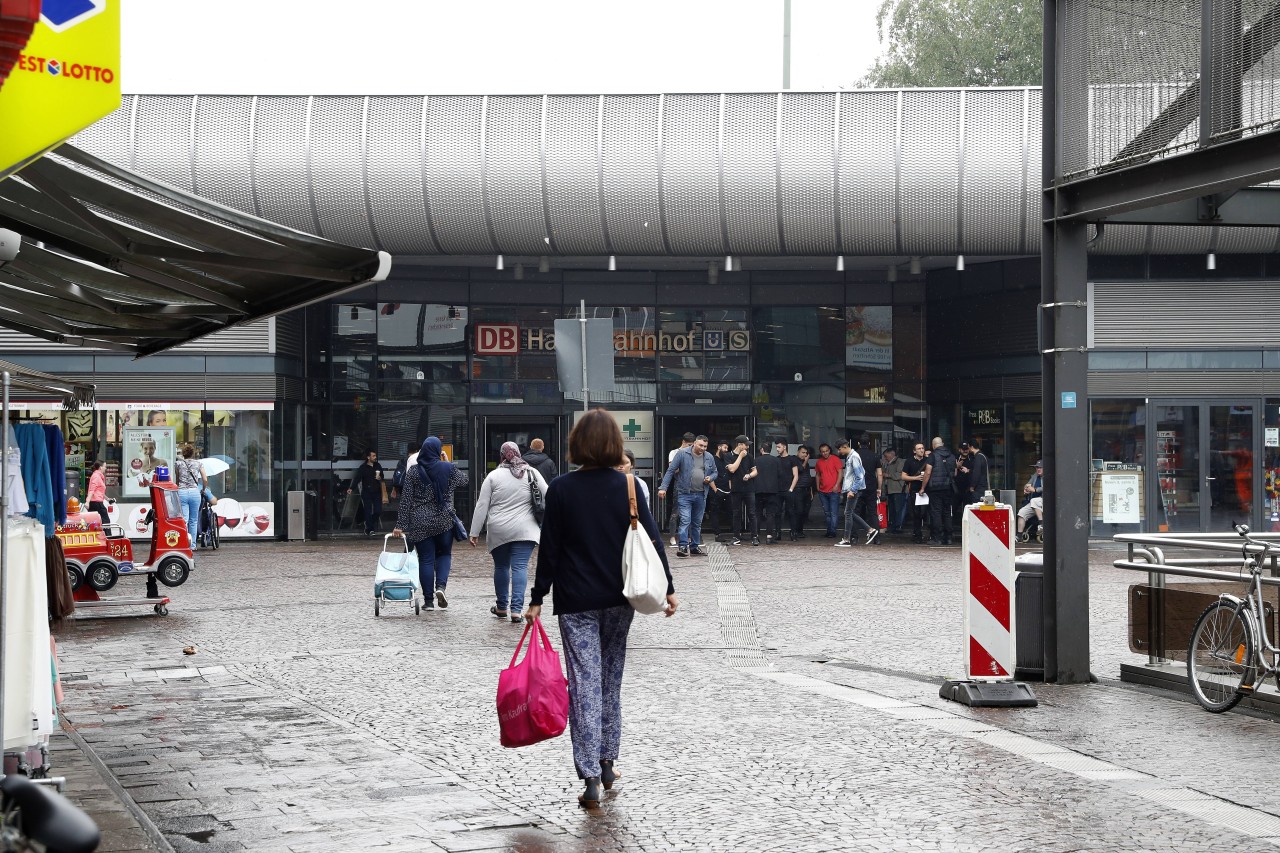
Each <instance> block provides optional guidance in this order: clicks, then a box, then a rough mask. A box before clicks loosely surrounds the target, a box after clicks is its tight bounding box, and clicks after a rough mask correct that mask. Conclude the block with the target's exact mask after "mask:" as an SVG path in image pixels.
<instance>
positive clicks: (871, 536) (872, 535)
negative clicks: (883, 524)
mask: <svg viewBox="0 0 1280 853" xmlns="http://www.w3.org/2000/svg"><path fill="white" fill-rule="evenodd" d="M879 536H880V531H879V530H874V529H873V530H868V531H867V544H868V545H870V544H871V543H872V542H875V541H876V539H877V537H879Z"/></svg>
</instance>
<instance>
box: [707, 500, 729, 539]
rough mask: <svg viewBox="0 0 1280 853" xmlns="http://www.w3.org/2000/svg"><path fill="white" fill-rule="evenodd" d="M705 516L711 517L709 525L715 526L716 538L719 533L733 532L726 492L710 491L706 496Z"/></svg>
mask: <svg viewBox="0 0 1280 853" xmlns="http://www.w3.org/2000/svg"><path fill="white" fill-rule="evenodd" d="M707 515H709V516H711V523H712V524H714V525H715V531H716V533H715V535H716V536H719V535H720V534H721V532H727V533H732V532H733V513H732V512H731V507H730V505H729V493H728V492H723V491H712V492H710V493H709V494H708V495H707Z"/></svg>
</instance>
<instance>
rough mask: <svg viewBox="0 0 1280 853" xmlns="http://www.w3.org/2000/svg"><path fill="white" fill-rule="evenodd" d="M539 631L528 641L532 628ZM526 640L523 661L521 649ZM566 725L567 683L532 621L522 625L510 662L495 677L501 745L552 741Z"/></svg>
mask: <svg viewBox="0 0 1280 853" xmlns="http://www.w3.org/2000/svg"><path fill="white" fill-rule="evenodd" d="M535 625H536V626H537V628H538V631H537V633H536V634H534V635H533V636H532V638H530V636H529V634H530V631H531V630H532V629H533V627H534V626H535ZM525 639H529V649H528V651H527V652H526V653H525V656H524V660H522V661H520V663H516V658H518V657H520V648H521V646H523V645H524V641H525ZM568 723H569V682H568V681H567V680H566V679H565V677H564V675H563V673H561V671H560V655H558V654H556V652H555V650H554V649H552V648H551V640H550V639H548V638H547V632H546V630H545V629H543V627H542V620H541V619H535V620H533V621H532V622H530V623H527V624H526V625H525V626H524V634H522V635H521V637H520V642H519V643H518V644H517V645H516V651H515V654H513V655H512V656H511V663H510V665H508V666H507V668H506V669H504V670H503V671H502V674H501V675H499V676H498V725H499V727H500V728H501V731H502V745H503V746H507V747H512V746H529V745H530V744H533V743H538V742H539V741H544V740H547V739H548V738H553V737H556V736H557V735H559V734H560V733H562V732H563V731H564V728H565V726H566V725H568Z"/></svg>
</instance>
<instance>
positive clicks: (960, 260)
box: [956, 255, 964, 272]
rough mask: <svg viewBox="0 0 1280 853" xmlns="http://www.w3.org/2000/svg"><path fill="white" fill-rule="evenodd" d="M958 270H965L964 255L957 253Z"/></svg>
mask: <svg viewBox="0 0 1280 853" xmlns="http://www.w3.org/2000/svg"><path fill="white" fill-rule="evenodd" d="M956 272H964V255H956Z"/></svg>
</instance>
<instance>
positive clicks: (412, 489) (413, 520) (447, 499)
mask: <svg viewBox="0 0 1280 853" xmlns="http://www.w3.org/2000/svg"><path fill="white" fill-rule="evenodd" d="M442 447H443V445H442V444H441V443H440V439H438V438H436V437H435V436H431V437H430V438H428V439H427V440H426V441H424V442H422V450H421V451H419V452H418V462H417V464H416V465H414V466H413V467H412V468H410V469H409V470H408V472H407V473H406V474H405V478H404V492H403V494H401V496H400V512H399V514H398V515H397V516H396V529H395V530H393V531H391V535H392V536H403V537H405V541H406V542H407V543H408V544H409V547H411V548H413V549H415V550H416V551H417V552H418V577H419V578H420V579H421V581H422V590H423V595H425V596H426V598H427V607H426V609H427V610H435V609H436V605H439V606H440V607H441V608H442V609H443V608H445V607H448V606H449V599H448V598H446V597H445V594H444V588H445V586H446V585H447V584H448V583H449V566H450V565H451V564H452V561H453V519H454V518H455V517H456V516H454V511H453V492H454V490H455V489H457V488H458V487H459V486H465V485H466V484H467V475H466V474H465V473H464V472H462V471H459V470H458V469H457V467H455V466H454V464H453V463H452V462H445V461H444V460H443V459H441V458H440V450H441V448H442ZM433 591H434V592H435V600H434V601H433V600H432V596H431V593H432V592H433Z"/></svg>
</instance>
